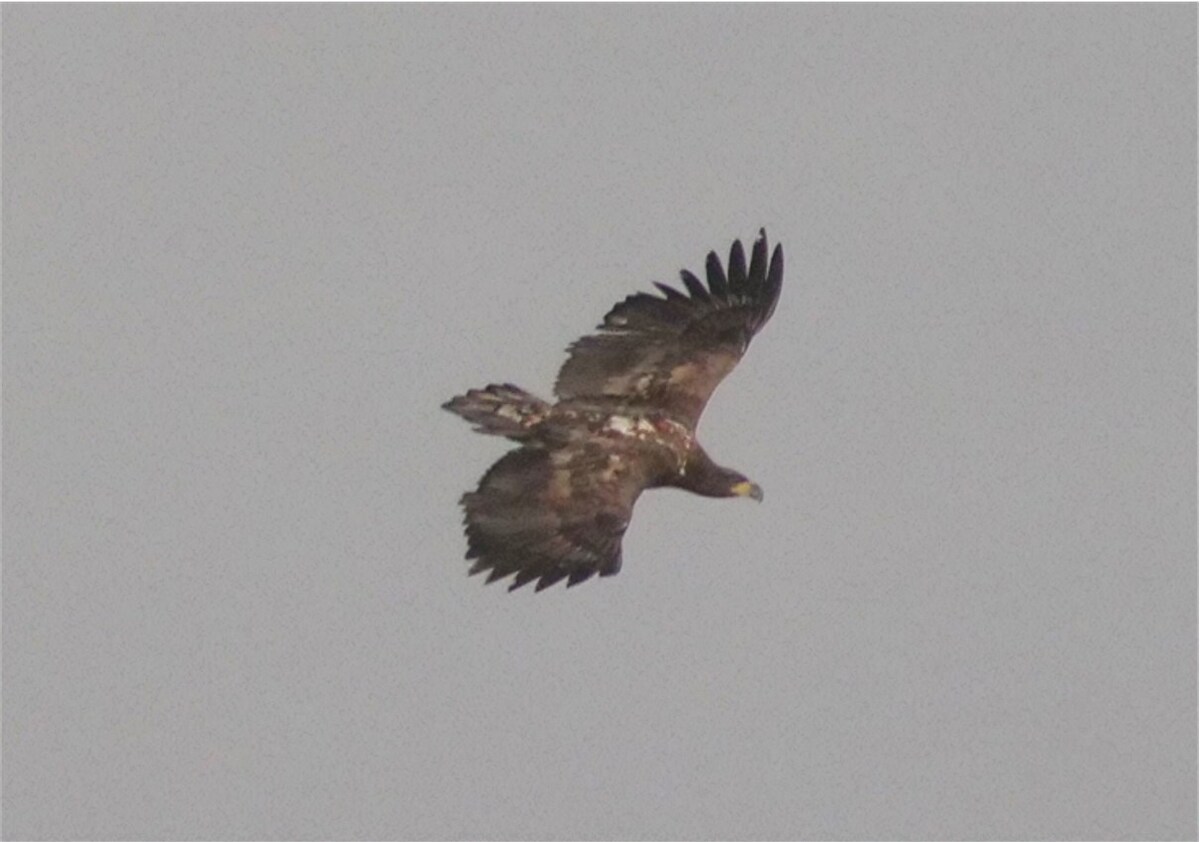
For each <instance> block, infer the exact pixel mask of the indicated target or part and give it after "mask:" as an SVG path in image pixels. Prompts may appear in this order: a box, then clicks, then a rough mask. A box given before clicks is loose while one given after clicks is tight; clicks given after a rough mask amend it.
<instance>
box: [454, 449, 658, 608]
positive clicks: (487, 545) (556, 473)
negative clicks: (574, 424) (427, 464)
mask: <svg viewBox="0 0 1200 842" xmlns="http://www.w3.org/2000/svg"><path fill="white" fill-rule="evenodd" d="M644 487H645V473H644V464H643V463H642V461H641V460H639V459H638V458H637V453H636V452H635V451H631V450H629V449H628V446H626V445H622V443H620V442H607V441H597V440H593V441H578V442H572V443H570V444H568V445H566V446H564V447H561V448H556V449H550V448H545V447H541V446H527V447H522V448H520V449H518V450H514V451H511V452H510V453H508V454H506V455H505V456H503V457H502V458H501V459H500V461H498V462H497V463H496V464H495V465H493V466H492V467H491V469H490V470H489V471H488V472H487V473H486V474H484V477H483V479H482V480H481V481H480V483H479V488H478V489H477V490H476V491H472V492H468V493H467V494H464V495H463V497H462V506H463V509H464V510H465V512H466V514H465V517H464V521H465V523H466V533H467V544H468V551H467V558H468V559H475V563H474V564H473V565H472V567H471V570H470V572H471V573H472V574H475V573H482V572H484V571H485V570H486V571H488V577H487V581H488V582H494V581H495V580H497V579H502V578H504V577H505V576H508V575H509V574H512V573H515V574H516V577H515V578H514V579H513V581H512V584H511V585H510V586H509V590H515V589H516V588H519V587H521V586H522V585H525V584H527V583H529V582H532V581H533V580H534V579H536V580H537V590H539V591H540V590H542V588H546V587H549V586H550V585H553V584H554V583H555V582H558V581H560V580H562V579H566V580H567V584H568V586H569V585H575V584H578V583H579V582H582V581H584V580H585V579H590V578H591V577H592V576H594V575H595V574H597V573H599V574H600V575H601V576H611V575H613V574H614V573H616V572H617V571H618V570H620V569H621V537H622V536H623V535H624V534H625V529H626V527H627V526H629V518H630V517H631V515H632V514H633V504H634V501H636V500H637V497H638V495H639V494H640V493H641V492H642V489H643V488H644Z"/></svg>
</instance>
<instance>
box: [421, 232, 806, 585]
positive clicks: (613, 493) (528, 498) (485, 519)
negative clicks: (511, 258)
mask: <svg viewBox="0 0 1200 842" xmlns="http://www.w3.org/2000/svg"><path fill="white" fill-rule="evenodd" d="M705 275H706V278H707V281H708V283H707V285H706V284H705V283H703V282H701V280H700V279H699V278H698V277H696V275H694V274H692V273H691V272H689V271H687V270H686V269H684V270H682V271H681V272H680V278H681V279H682V281H683V286H684V289H685V290H686V292H683V291H680V290H678V289H676V288H674V287H671V286H668V285H665V284H661V283H657V282H656V283H655V284H654V285H655V287H657V288H658V290H659V291H660V293H661V295H656V294H652V293H645V292H639V293H636V294H634V295H630V296H629V297H628V298H626V299H625V300H624V301H621V302H619V303H618V304H616V305H615V306H614V307H613V308H612V309H611V310H610V311H609V312H608V315H606V316H605V317H604V321H603V322H601V323H600V324H599V325H598V326H597V328H596V332H595V333H592V334H589V335H587V336H584V337H582V338H581V339H579V340H577V341H575V342H574V343H573V344H571V345H570V346H569V347H568V348H567V353H568V358H567V361H566V362H565V363H564V364H563V366H562V369H561V370H560V371H559V373H558V378H557V380H556V381H555V384H554V394H555V396H556V397H557V398H558V401H557V402H556V403H550V402H548V401H544V400H542V399H540V398H538V397H535V396H534V395H532V394H530V393H529V392H527V391H525V390H524V389H521V388H519V387H517V386H514V385H512V384H511V383H505V384H503V385H496V384H492V385H489V386H487V387H485V388H483V389H471V390H470V391H468V392H467V393H466V394H465V395H459V396H457V397H455V398H452V399H451V400H449V401H447V402H446V403H445V404H443V408H444V409H447V410H449V411H450V412H453V413H455V414H457V415H459V416H461V417H462V418H464V419H466V420H467V421H469V422H470V423H471V424H473V425H474V429H475V430H476V431H477V432H480V433H486V434H490V435H497V436H504V437H506V438H508V439H511V440H512V441H514V442H517V443H518V444H519V445H520V446H519V447H517V448H515V449H513V450H510V451H509V452H508V453H507V454H505V455H504V456H503V457H501V458H500V459H499V461H497V462H496V463H495V464H494V465H492V467H491V468H490V469H489V470H488V471H487V473H485V474H484V475H483V479H482V480H480V482H479V487H478V488H477V489H476V490H475V491H470V492H467V493H466V494H464V495H463V496H462V499H461V501H460V502H461V505H462V507H463V510H464V523H465V526H466V529H465V531H466V537H467V548H468V549H467V554H466V557H467V560H469V561H472V562H473V563H472V565H471V567H470V570H469V571H468V572H469V574H470V575H475V574H477V573H483V572H487V574H488V575H487V582H488V583H490V582H494V581H497V580H499V579H503V578H505V577H507V576H510V575H513V579H512V582H511V583H510V585H509V590H510V591H512V590H516V589H517V588H520V587H522V586H523V585H527V584H528V583H530V582H533V581H535V580H536V582H537V585H536V588H535V590H538V591H540V590H543V589H544V588H547V587H549V586H551V585H553V584H555V583H556V582H559V581H561V580H563V579H566V580H567V586H568V587H570V586H571V585H577V584H579V583H580V582H583V581H586V580H587V579H590V578H591V577H592V576H594V575H596V574H599V575H600V576H612V575H613V574H615V573H616V572H617V571H619V570H620V569H621V538H622V536H624V534H625V530H626V529H627V528H628V526H629V520H630V518H631V517H632V515H633V506H634V503H636V502H637V499H638V497H639V496H640V495H641V493H642V492H643V491H645V490H646V489H648V488H663V487H671V488H682V489H684V490H686V491H691V492H693V493H696V494H701V495H703V496H705V497H749V498H751V499H753V500H762V490H761V489H760V488H759V487H758V485H756V484H755V483H753V482H751V481H750V480H749V479H747V478H746V477H745V476H744V475H743V474H741V473H739V472H737V471H734V470H731V469H729V468H724V467H721V466H720V465H717V464H716V463H715V462H713V460H712V459H711V458H709V455H708V454H707V453H706V452H705V450H704V448H703V447H701V446H700V443H699V442H698V441H696V427H697V424H698V423H699V421H700V414H701V413H702V412H703V411H704V406H705V404H707V403H708V399H709V398H710V397H711V396H712V393H713V391H714V390H715V389H716V388H717V384H718V383H720V382H721V380H722V379H724V377H725V375H727V374H729V372H730V371H732V370H733V367H734V366H735V365H737V363H738V360H740V359H741V358H742V355H743V354H745V353H746V348H747V347H748V346H749V344H750V340H751V339H752V338H753V337H754V335H755V334H756V333H758V331H759V330H760V329H761V328H762V326H763V325H764V324H766V322H767V320H768V319H769V318H771V314H772V313H773V312H774V311H775V304H776V303H777V302H778V300H779V289H780V286H781V284H782V282H783V249H782V248H781V247H780V246H779V245H778V244H777V245H776V246H775V250H774V252H773V253H772V254H771V258H770V261H769V262H768V260H767V234H766V231H765V230H760V231H759V236H758V239H757V240H756V241H755V243H754V246H753V249H752V252H751V255H750V263H749V265H747V263H746V256H745V252H744V251H743V249H742V243H741V241H740V240H735V241H734V243H733V246H732V247H731V248H730V250H729V260H728V262H727V264H726V266H724V267H723V266H722V265H721V260H720V258H719V257H718V256H717V254H716V253H715V252H710V253H709V255H708V259H707V261H706V263H705ZM514 574H515V575H514Z"/></svg>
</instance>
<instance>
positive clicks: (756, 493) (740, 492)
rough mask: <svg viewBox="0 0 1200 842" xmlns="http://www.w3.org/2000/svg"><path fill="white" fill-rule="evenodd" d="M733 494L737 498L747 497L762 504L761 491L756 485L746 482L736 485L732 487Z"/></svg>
mask: <svg viewBox="0 0 1200 842" xmlns="http://www.w3.org/2000/svg"><path fill="white" fill-rule="evenodd" d="M733 493H734V494H736V495H737V496H738V497H749V498H750V499H751V500H757V501H758V502H760V503H761V502H762V489H761V488H759V487H758V485H757V483H753V482H749V481H748V480H743V481H741V482H739V483H736V484H735V485H734V486H733Z"/></svg>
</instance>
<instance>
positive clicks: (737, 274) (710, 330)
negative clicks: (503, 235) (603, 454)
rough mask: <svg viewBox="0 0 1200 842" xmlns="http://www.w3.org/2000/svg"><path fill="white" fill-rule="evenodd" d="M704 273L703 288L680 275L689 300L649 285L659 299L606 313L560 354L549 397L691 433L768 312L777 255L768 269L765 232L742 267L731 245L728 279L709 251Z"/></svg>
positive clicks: (776, 282)
mask: <svg viewBox="0 0 1200 842" xmlns="http://www.w3.org/2000/svg"><path fill="white" fill-rule="evenodd" d="M706 269H707V275H708V286H707V288H706V287H705V285H704V284H703V283H701V282H700V279H699V278H697V277H696V276H695V275H693V274H692V273H691V272H688V271H687V270H684V271H683V272H681V273H680V275H681V277H682V278H683V284H684V286H685V287H686V288H687V291H688V293H689V294H688V295H685V294H683V293H682V292H679V291H678V290H675V289H672V288H671V287H668V286H665V285H663V284H655V286H657V287H658V288H659V289H660V290H662V292H663V296H664V297H662V298H660V297H658V296H656V295H651V294H647V293H638V294H636V295H631V296H629V297H628V298H626V299H625V300H624V301H622V302H621V303H619V304H617V305H616V306H615V307H613V308H612V310H610V311H609V313H608V315H607V316H605V317H604V321H603V323H601V324H600V325H599V327H598V330H599V332H598V333H593V334H591V335H589V336H585V337H583V338H582V339H579V340H578V341H576V342H575V343H574V344H572V345H571V347H570V348H568V349H567V350H568V352H569V353H570V357H569V358H568V359H567V361H566V363H564V364H563V367H562V369H561V370H560V371H559V373H558V380H557V382H556V383H555V384H554V392H555V394H557V395H558V396H559V397H560V398H564V399H567V398H584V397H617V398H621V399H622V400H623V401H625V402H626V403H627V404H629V405H633V406H638V405H643V406H648V407H656V408H662V409H666V410H668V411H670V412H672V413H674V414H675V415H676V417H678V418H679V419H680V420H687V421H689V422H690V423H691V425H692V427H693V428H694V427H695V426H696V422H697V421H699V419H700V413H701V412H702V411H703V410H704V405H705V404H706V403H707V402H708V399H709V397H710V396H711V395H712V393H713V390H715V389H716V388H717V384H718V383H720V382H721V380H722V378H724V377H725V375H726V374H728V373H729V372H730V371H732V370H733V367H734V366H735V365H737V362H738V360H740V359H741V358H742V354H744V353H745V352H746V348H747V346H748V345H749V344H750V339H751V337H753V336H754V334H755V333H757V332H758V330H759V328H761V327H762V326H763V325H764V324H765V323H766V321H767V319H769V318H770V317H771V313H772V312H774V310H775V304H776V302H777V301H778V300H779V288H780V286H781V284H782V281H783V249H782V248H781V247H780V246H778V245H776V246H775V252H774V254H772V255H771V260H770V263H769V264H768V262H767V234H766V231H760V232H759V237H758V240H757V241H756V242H755V243H754V250H753V253H752V255H751V257H750V266H749V268H747V266H746V258H745V254H744V252H743V251H742V243H741V241H740V240H738V241H735V242H734V244H733V247H732V248H731V249H730V251H729V267H728V274H726V271H725V270H724V269H722V267H721V260H720V258H718V257H717V255H716V253H715V252H710V253H709V255H708V263H707V265H706Z"/></svg>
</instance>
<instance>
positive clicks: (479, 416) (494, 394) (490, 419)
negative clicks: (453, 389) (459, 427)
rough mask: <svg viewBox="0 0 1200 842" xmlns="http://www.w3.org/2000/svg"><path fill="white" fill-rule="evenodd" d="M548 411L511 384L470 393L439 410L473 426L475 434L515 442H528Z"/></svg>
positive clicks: (454, 399) (539, 400) (539, 401)
mask: <svg viewBox="0 0 1200 842" xmlns="http://www.w3.org/2000/svg"><path fill="white" fill-rule="evenodd" d="M550 408H551V407H550V404H548V403H546V402H545V401H544V400H542V399H541V398H536V397H534V396H533V395H531V394H529V393H528V392H526V391H525V390H524V389H521V388H518V387H517V386H514V385H512V384H511V383H505V384H504V385H502V386H497V385H496V384H494V383H493V384H492V385H490V386H488V387H486V388H483V389H471V390H470V391H469V392H467V393H466V394H465V395H459V396H457V397H455V398H451V399H450V400H448V401H446V403H444V404H442V409H448V410H450V411H451V412H453V413H455V414H456V415H461V416H462V417H463V418H465V419H467V420H468V421H470V422H471V423H472V424H474V425H475V430H476V431H477V432H480V433H488V434H490V435H493V436H507V437H508V438H510V439H515V440H516V441H522V440H524V439H527V438H530V437H531V436H532V435H533V432H534V429H535V428H536V427H537V426H538V425H539V424H541V423H542V421H543V420H544V419H545V417H546V416H547V415H548V414H549V412H550Z"/></svg>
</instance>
